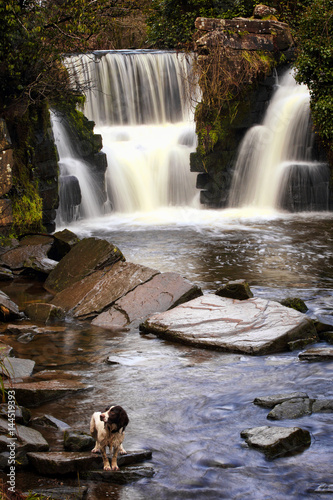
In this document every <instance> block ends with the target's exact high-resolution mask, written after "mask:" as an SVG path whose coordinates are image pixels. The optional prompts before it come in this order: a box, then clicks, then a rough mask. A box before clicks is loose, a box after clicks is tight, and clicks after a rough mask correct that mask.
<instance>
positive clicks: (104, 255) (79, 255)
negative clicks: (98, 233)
mask: <svg viewBox="0 0 333 500" xmlns="http://www.w3.org/2000/svg"><path fill="white" fill-rule="evenodd" d="M119 260H125V258H124V256H123V254H122V253H121V251H120V250H119V248H117V247H116V246H115V245H113V244H112V243H109V242H108V241H106V240H101V239H98V238H85V239H83V240H81V241H80V242H79V243H77V244H76V245H74V246H73V247H72V249H71V250H70V252H68V253H67V254H66V255H65V256H64V258H63V259H61V261H60V262H59V264H58V265H57V266H56V268H55V269H54V271H53V272H52V273H50V275H49V276H48V278H47V280H46V282H45V285H44V286H45V288H46V290H48V291H49V292H51V293H54V294H55V293H57V292H60V291H61V290H64V289H65V288H67V287H69V286H71V285H72V284H73V283H76V282H78V281H80V280H81V279H83V278H85V277H86V276H89V275H90V274H92V273H93V272H94V271H96V270H98V269H103V268H106V267H108V266H112V265H113V264H114V263H115V262H117V261H119Z"/></svg>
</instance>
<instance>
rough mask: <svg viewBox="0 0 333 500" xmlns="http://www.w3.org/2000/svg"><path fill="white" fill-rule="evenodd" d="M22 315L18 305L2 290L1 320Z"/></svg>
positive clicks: (0, 303)
mask: <svg viewBox="0 0 333 500" xmlns="http://www.w3.org/2000/svg"><path fill="white" fill-rule="evenodd" d="M20 317H21V314H20V310H19V307H18V305H17V304H15V302H13V301H12V300H11V299H10V298H9V297H8V295H6V294H5V293H4V292H2V291H1V290H0V321H11V320H12V319H18V318H20Z"/></svg>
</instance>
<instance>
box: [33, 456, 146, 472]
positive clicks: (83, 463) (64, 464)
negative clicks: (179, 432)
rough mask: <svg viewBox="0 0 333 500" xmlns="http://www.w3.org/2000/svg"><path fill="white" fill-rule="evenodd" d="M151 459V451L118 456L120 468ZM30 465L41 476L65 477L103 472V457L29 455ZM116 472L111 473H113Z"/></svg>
mask: <svg viewBox="0 0 333 500" xmlns="http://www.w3.org/2000/svg"><path fill="white" fill-rule="evenodd" d="M149 458H151V451H148V450H147V451H146V450H142V451H133V452H129V453H127V454H126V455H118V466H119V467H122V466H125V465H130V464H135V463H138V462H142V461H145V460H148V459H149ZM28 459H29V463H30V464H31V465H32V466H33V468H34V469H35V470H37V472H38V473H39V474H43V475H56V476H58V475H59V476H63V475H68V474H76V473H77V472H80V475H81V473H82V472H83V471H87V470H92V469H101V470H103V460H102V457H101V455H97V454H94V453H90V452H71V451H62V452H60V451H59V452H49V453H28ZM112 472H114V471H111V473H112Z"/></svg>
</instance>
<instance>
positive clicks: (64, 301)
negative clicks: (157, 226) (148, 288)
mask: <svg viewBox="0 0 333 500" xmlns="http://www.w3.org/2000/svg"><path fill="white" fill-rule="evenodd" d="M156 274H159V271H156V270H155V269H150V268H149V267H145V266H140V265H138V264H133V263H132V262H117V263H116V264H114V265H113V266H112V267H111V268H110V269H108V270H106V271H97V272H96V273H94V274H91V275H90V276H88V277H87V278H85V279H83V280H81V281H80V282H78V283H74V284H73V285H72V286H70V287H68V288H66V289H65V290H63V291H62V292H60V293H59V294H57V295H56V296H55V298H54V299H53V300H52V304H54V305H57V306H60V307H63V308H64V309H66V310H67V311H70V313H71V314H72V315H73V316H74V317H77V318H87V317H91V316H96V315H97V314H99V313H100V312H101V311H103V310H104V309H105V308H106V307H108V306H110V305H111V304H113V303H114V302H115V301H116V300H118V299H120V298H121V297H122V296H123V295H125V294H126V293H128V292H130V291H131V290H133V289H134V288H136V287H137V286H138V285H141V284H142V283H145V282H146V281H148V280H150V279H151V278H152V277H153V276H155V275H156Z"/></svg>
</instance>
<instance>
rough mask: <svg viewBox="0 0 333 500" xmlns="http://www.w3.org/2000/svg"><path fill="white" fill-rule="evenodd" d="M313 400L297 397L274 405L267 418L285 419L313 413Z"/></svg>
mask: <svg viewBox="0 0 333 500" xmlns="http://www.w3.org/2000/svg"><path fill="white" fill-rule="evenodd" d="M312 403H313V400H312V399H309V398H296V399H290V400H289V401H285V402H284V403H281V404H278V405H276V406H274V408H273V409H272V410H271V411H270V412H269V414H268V415H267V418H269V419H271V420H284V419H293V418H300V417H304V415H311V413H312Z"/></svg>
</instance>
